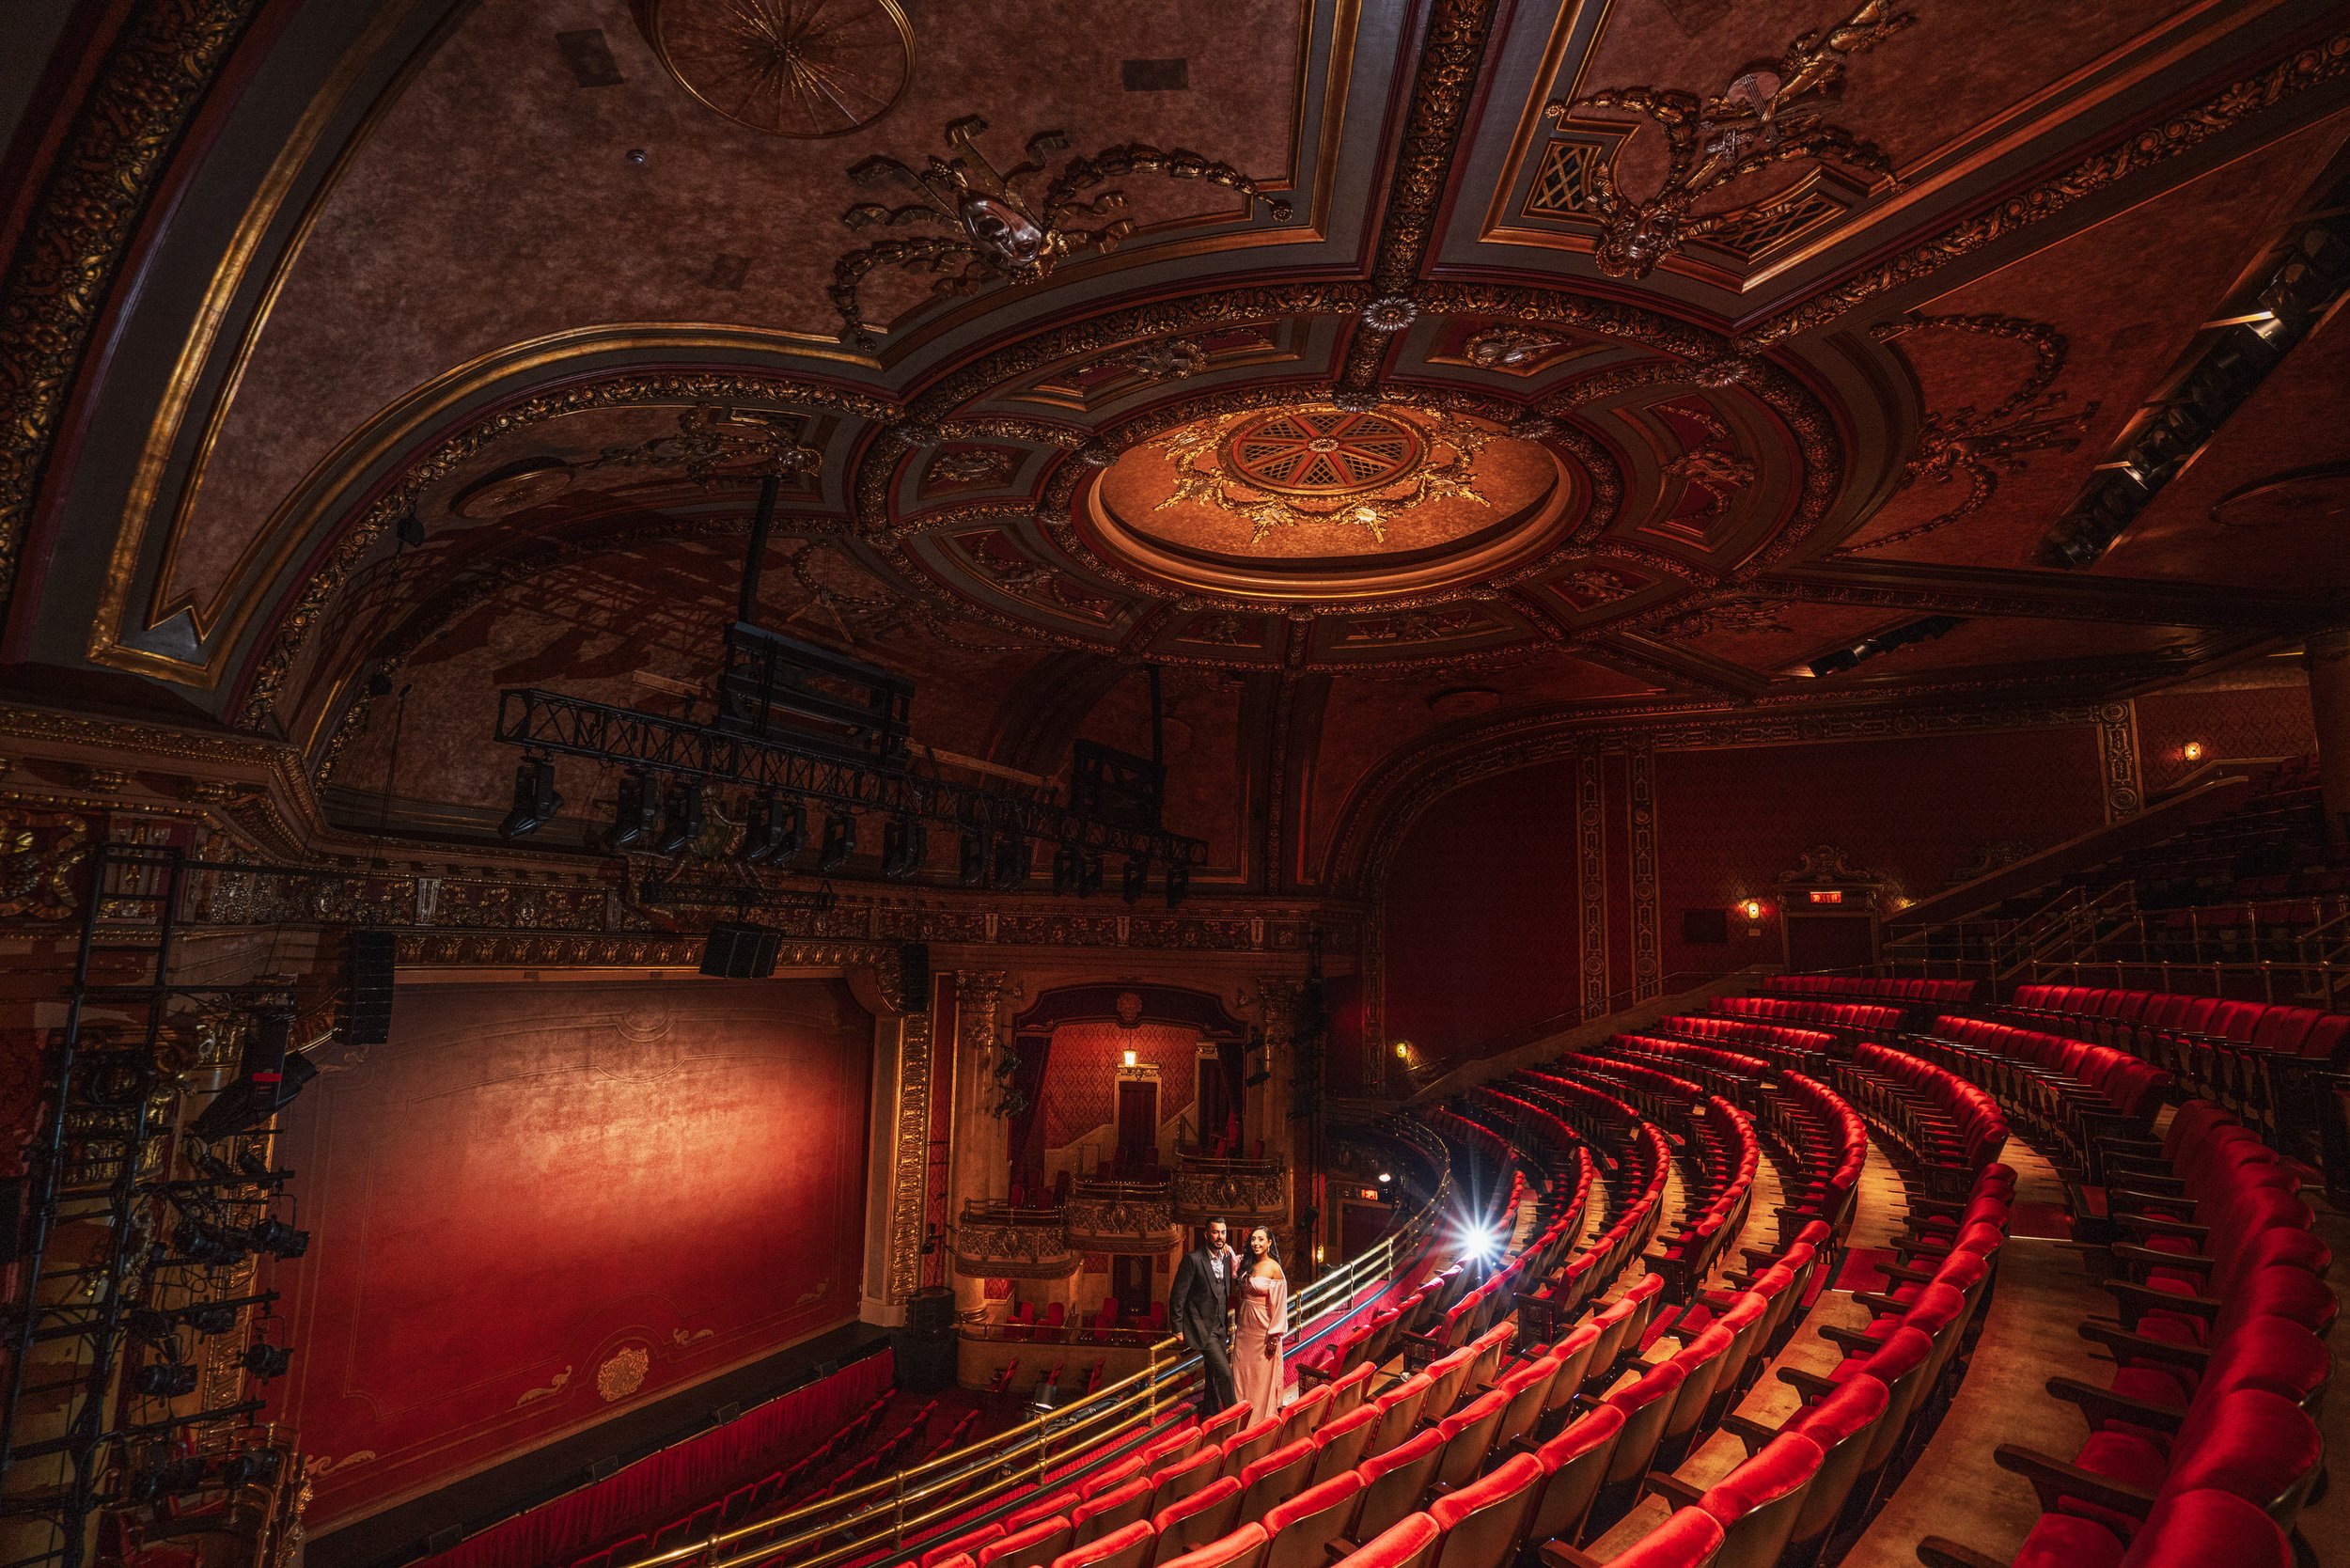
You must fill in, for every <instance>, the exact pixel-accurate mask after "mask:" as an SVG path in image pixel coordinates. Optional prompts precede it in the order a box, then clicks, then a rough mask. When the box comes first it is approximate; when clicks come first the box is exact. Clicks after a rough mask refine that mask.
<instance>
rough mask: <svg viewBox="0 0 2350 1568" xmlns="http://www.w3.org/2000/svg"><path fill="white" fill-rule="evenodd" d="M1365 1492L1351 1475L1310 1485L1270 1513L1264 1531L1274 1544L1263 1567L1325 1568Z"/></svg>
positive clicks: (1356, 1477)
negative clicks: (1332, 1550) (1331, 1544)
mask: <svg viewBox="0 0 2350 1568" xmlns="http://www.w3.org/2000/svg"><path fill="white" fill-rule="evenodd" d="M1362 1490H1363V1482H1362V1478H1361V1477H1360V1476H1357V1475H1354V1474H1351V1473H1350V1474H1347V1475H1342V1476H1340V1477H1338V1478H1337V1479H1335V1480H1332V1481H1325V1482H1321V1483H1320V1484H1318V1485H1314V1486H1308V1487H1307V1488H1306V1489H1305V1490H1304V1491H1302V1492H1299V1493H1298V1494H1297V1495H1296V1496H1295V1497H1291V1498H1289V1499H1288V1500H1287V1501H1284V1502H1281V1503H1278V1504H1277V1505H1275V1506H1274V1507H1273V1508H1272V1509H1270V1510H1268V1511H1267V1512H1266V1513H1265V1516H1264V1528H1265V1533H1266V1534H1268V1535H1270V1536H1272V1538H1273V1544H1272V1547H1271V1549H1270V1550H1268V1551H1267V1552H1266V1554H1265V1560H1264V1562H1263V1565H1262V1568H1324V1564H1326V1563H1327V1562H1328V1561H1329V1555H1328V1548H1329V1544H1330V1543H1331V1542H1333V1541H1336V1540H1338V1539H1339V1538H1340V1536H1341V1535H1343V1534H1344V1533H1345V1530H1346V1526H1347V1523H1348V1521H1349V1520H1350V1519H1351V1518H1352V1517H1353V1516H1354V1513H1355V1499H1356V1498H1357V1497H1360V1496H1361V1495H1362Z"/></svg>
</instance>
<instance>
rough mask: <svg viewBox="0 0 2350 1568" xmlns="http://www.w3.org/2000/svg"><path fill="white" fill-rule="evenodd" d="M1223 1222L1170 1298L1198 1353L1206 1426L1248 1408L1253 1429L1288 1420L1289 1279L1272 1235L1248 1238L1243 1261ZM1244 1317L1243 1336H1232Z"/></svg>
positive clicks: (1259, 1232) (1184, 1269)
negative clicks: (1284, 1400) (1284, 1368)
mask: <svg viewBox="0 0 2350 1568" xmlns="http://www.w3.org/2000/svg"><path fill="white" fill-rule="evenodd" d="M1224 1238H1225V1231H1224V1222H1223V1221H1222V1220H1220V1219H1214V1220H1210V1221H1209V1222H1208V1233H1207V1240H1206V1242H1205V1243H1204V1244H1203V1245H1202V1246H1200V1247H1198V1248H1196V1249H1194V1250H1193V1251H1190V1252H1187V1253H1185V1254H1184V1255H1183V1262H1181V1263H1179V1264H1177V1265H1176V1268H1175V1283H1174V1286H1173V1288H1172V1289H1170V1290H1169V1291H1168V1292H1167V1316H1168V1317H1170V1318H1172V1319H1174V1320H1175V1332H1176V1333H1178V1334H1180V1335H1182V1336H1183V1343H1184V1344H1186V1345H1188V1346H1190V1347H1191V1348H1192V1349H1193V1350H1195V1351H1198V1352H1199V1370H1200V1373H1201V1381H1202V1387H1201V1389H1200V1395H1199V1414H1200V1416H1201V1418H1202V1419H1205V1418H1207V1417H1209V1416H1213V1415H1214V1414H1215V1413H1216V1412H1217V1411H1219V1410H1221V1409H1223V1408H1224V1407H1225V1406H1227V1405H1229V1404H1230V1403H1233V1401H1234V1399H1235V1397H1237V1398H1238V1399H1240V1400H1242V1401H1245V1402H1246V1403H1247V1404H1248V1406H1249V1407H1250V1409H1251V1411H1252V1412H1253V1414H1252V1415H1251V1416H1250V1418H1249V1419H1250V1423H1251V1424H1252V1425H1253V1424H1254V1423H1255V1422H1257V1421H1261V1420H1263V1419H1266V1418H1268V1417H1271V1416H1277V1415H1279V1414H1280V1413H1281V1383H1282V1378H1281V1341H1282V1339H1283V1337H1284V1336H1285V1335H1287V1334H1288V1333H1289V1327H1290V1317H1289V1304H1290V1287H1289V1277H1288V1276H1287V1275H1285V1274H1283V1273H1282V1272H1281V1260H1280V1256H1279V1254H1278V1253H1277V1251H1276V1250H1275V1249H1274V1246H1273V1232H1272V1231H1268V1230H1266V1229H1265V1228H1264V1227H1263V1226H1261V1225H1260V1226H1258V1227H1257V1228H1256V1229H1255V1230H1253V1231H1249V1232H1248V1257H1247V1260H1246V1262H1243V1261H1242V1260H1241V1259H1240V1258H1239V1257H1238V1256H1237V1255H1236V1254H1235V1253H1234V1252H1233V1251H1232V1249H1231V1247H1229V1246H1227V1245H1226V1243H1225V1239H1224ZM1235 1316H1237V1318H1238V1320H1239V1325H1240V1326H1239V1331H1238V1333H1234V1332H1233V1328H1232V1324H1233V1320H1234V1318H1235Z"/></svg>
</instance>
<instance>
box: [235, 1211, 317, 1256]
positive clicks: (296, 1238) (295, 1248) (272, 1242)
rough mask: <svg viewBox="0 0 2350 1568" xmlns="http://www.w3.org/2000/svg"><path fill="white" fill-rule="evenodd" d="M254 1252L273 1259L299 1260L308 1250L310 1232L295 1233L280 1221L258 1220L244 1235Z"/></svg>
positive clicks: (295, 1231)
mask: <svg viewBox="0 0 2350 1568" xmlns="http://www.w3.org/2000/svg"><path fill="white" fill-rule="evenodd" d="M244 1234H245V1239H246V1240H247V1241H249V1242H251V1243H252V1244H253V1250H255V1251H256V1252H266V1253H268V1254H269V1255H270V1256H271V1257H273V1258H299V1257H301V1256H302V1255H303V1254H304V1253H305V1252H307V1251H309V1250H310V1232H309V1231H297V1230H295V1229H294V1228H293V1227H292V1226H290V1225H289V1224H287V1223H286V1222H285V1221H284V1220H282V1219H258V1220H255V1221H254V1222H253V1228H252V1229H251V1230H249V1231H246V1232H245V1233H244Z"/></svg>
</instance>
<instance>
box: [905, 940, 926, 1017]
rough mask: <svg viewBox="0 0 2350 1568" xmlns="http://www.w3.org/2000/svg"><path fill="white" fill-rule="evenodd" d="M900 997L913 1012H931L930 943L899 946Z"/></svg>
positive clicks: (906, 943) (908, 943)
mask: <svg viewBox="0 0 2350 1568" xmlns="http://www.w3.org/2000/svg"><path fill="white" fill-rule="evenodd" d="M898 995H899V996H901V997H902V998H903V999H904V1001H905V1005H906V1008H907V1010H908V1011H913V1012H928V1011H930V1010H931V945H930V944H929V943H928V942H901V943H899V944H898Z"/></svg>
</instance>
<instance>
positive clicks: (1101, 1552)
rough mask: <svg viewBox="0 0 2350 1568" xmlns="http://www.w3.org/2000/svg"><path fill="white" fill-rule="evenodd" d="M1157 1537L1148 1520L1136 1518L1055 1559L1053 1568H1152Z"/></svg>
mask: <svg viewBox="0 0 2350 1568" xmlns="http://www.w3.org/2000/svg"><path fill="white" fill-rule="evenodd" d="M1157 1541H1158V1537H1157V1536H1156V1535H1155V1534H1154V1533H1153V1532H1152V1529H1151V1521H1149V1520H1148V1519H1136V1520H1135V1521H1133V1522H1132V1523H1130V1524H1125V1525H1120V1527H1119V1528H1118V1529H1114V1530H1108V1531H1105V1532H1104V1533H1103V1534H1101V1535H1097V1536H1095V1537H1094V1538H1093V1539H1092V1540H1091V1541H1089V1542H1087V1543H1086V1544H1084V1545H1081V1546H1079V1547H1077V1548H1076V1549H1075V1550H1074V1551H1068V1552H1063V1553H1062V1554H1061V1555H1060V1556H1058V1557H1057V1558H1055V1559H1054V1560H1053V1568H1149V1564H1150V1561H1151V1553H1152V1548H1153V1546H1155V1545H1156V1544H1157Z"/></svg>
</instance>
